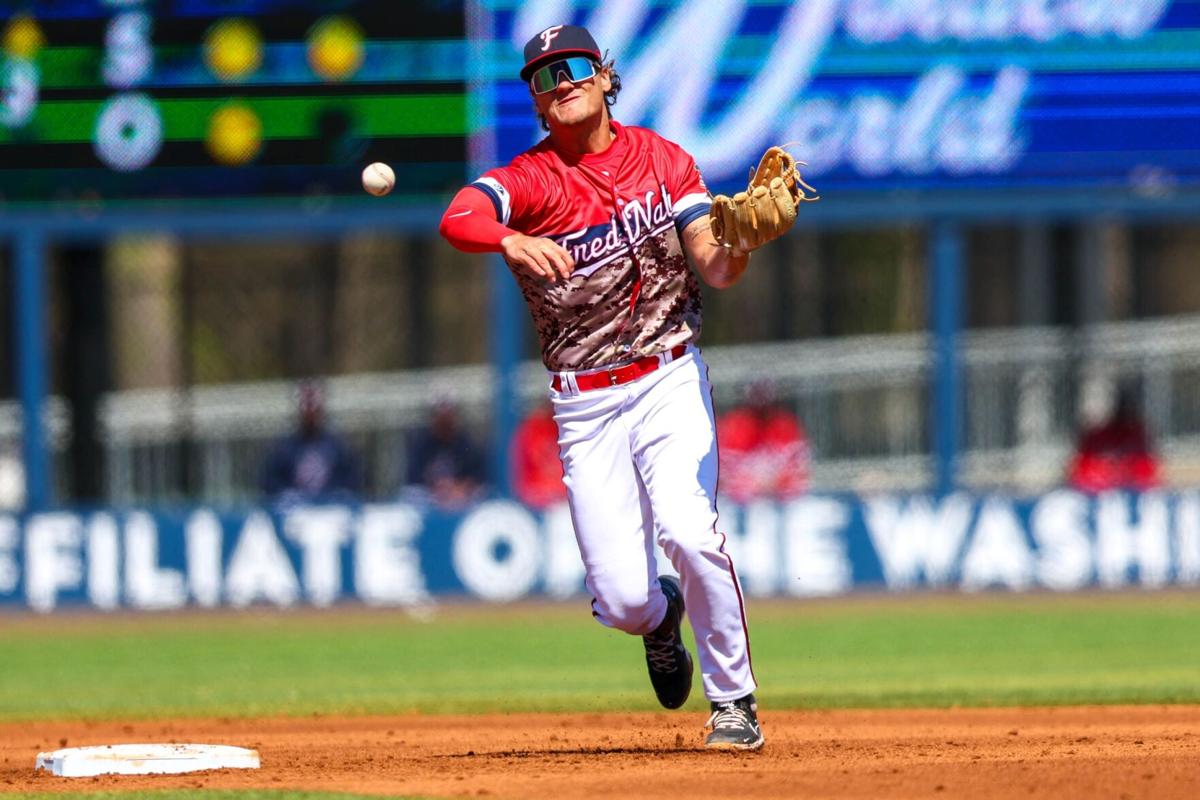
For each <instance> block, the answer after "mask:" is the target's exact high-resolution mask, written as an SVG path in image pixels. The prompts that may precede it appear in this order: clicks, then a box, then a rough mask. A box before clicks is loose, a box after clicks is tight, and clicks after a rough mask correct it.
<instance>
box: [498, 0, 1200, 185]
mask: <svg viewBox="0 0 1200 800" xmlns="http://www.w3.org/2000/svg"><path fill="white" fill-rule="evenodd" d="M486 6H487V7H488V9H489V11H490V12H491V15H492V31H493V32H494V41H493V43H492V44H493V47H494V52H495V54H496V58H495V61H496V65H497V66H496V70H495V78H496V91H495V97H496V102H495V105H494V110H493V113H494V114H495V118H496V127H497V131H498V134H497V147H496V157H497V159H498V160H504V159H507V158H510V157H511V156H512V155H514V154H515V153H517V152H520V151H521V150H523V149H524V148H526V147H528V146H529V145H530V144H531V143H532V142H533V141H535V140H536V139H537V138H539V137H540V136H541V135H543V134H542V132H541V131H540V130H539V129H538V127H537V124H536V122H535V120H534V118H533V115H532V111H531V104H530V97H529V90H528V88H527V87H526V86H525V85H524V84H522V83H521V82H520V81H519V80H517V79H516V77H515V76H516V74H517V72H518V71H519V69H520V65H521V60H520V51H521V47H522V45H523V44H524V43H525V41H526V40H527V39H528V38H529V37H530V36H532V35H534V34H536V33H537V32H539V31H541V30H543V29H545V28H546V27H548V26H550V25H554V24H558V23H563V22H567V23H572V24H579V25H585V26H587V27H588V28H589V30H590V31H591V32H592V33H593V35H594V36H595V38H596V40H597V41H598V43H599V44H600V46H601V48H602V49H606V50H607V51H608V52H609V55H610V57H612V58H614V59H615V62H616V68H617V70H618V72H619V73H620V75H621V77H622V81H623V86H622V89H621V93H620V96H619V99H618V101H617V104H616V106H615V108H614V116H615V117H616V119H618V120H619V121H622V122H624V123H627V124H641V125H648V126H650V127H653V128H654V129H655V130H657V131H658V132H659V133H661V134H662V135H664V136H666V137H667V138H669V139H672V140H674V141H676V142H678V143H680V144H681V145H683V146H684V147H685V148H686V149H687V150H688V151H690V152H691V153H692V154H693V155H695V157H696V159H697V161H698V163H699V164H700V167H701V168H702V170H703V171H704V173H705V177H706V179H707V180H708V182H709V185H710V186H711V187H713V189H714V190H723V191H727V190H729V189H734V188H737V187H738V186H739V185H744V180H745V178H746V175H747V171H748V168H749V167H750V166H751V165H752V164H754V163H756V161H757V158H758V156H759V154H761V153H762V151H763V149H764V148H765V147H766V146H768V145H770V144H780V143H790V145H791V148H792V150H793V151H794V152H795V153H796V154H797V156H798V157H799V158H801V159H803V160H805V161H807V162H809V166H808V169H807V170H806V173H805V174H806V175H807V176H808V177H810V178H811V179H812V182H813V184H814V185H815V186H816V187H817V188H818V189H819V190H821V191H822V192H823V193H825V194H826V196H831V195H832V194H836V193H839V192H840V193H843V194H845V193H848V192H897V191H905V190H914V191H924V190H943V189H950V190H955V189H970V190H977V191H978V190H990V189H993V188H1003V189H1020V190H1027V191H1028V190H1032V191H1037V192H1053V191H1054V190H1057V189H1079V188H1081V187H1087V188H1097V187H1107V188H1116V189H1128V190H1130V191H1133V192H1137V193H1139V194H1143V195H1148V196H1161V195H1166V194H1170V193H1172V192H1176V191H1179V190H1181V189H1185V188H1188V187H1192V188H1194V187H1196V185H1197V183H1198V182H1200V147H1197V146H1196V142H1200V103H1198V102H1197V98H1200V2H1198V0H1070V1H1069V2H1068V0H988V2H981V1H980V0H921V1H920V2H917V1H916V0H803V1H802V2H781V1H780V0H753V1H752V2H751V1H748V0H689V2H653V1H647V2H637V0H632V1H631V0H587V1H586V2H583V1H580V2H574V1H573V0H525V1H524V2H515V1H510V0H488V2H486Z"/></svg>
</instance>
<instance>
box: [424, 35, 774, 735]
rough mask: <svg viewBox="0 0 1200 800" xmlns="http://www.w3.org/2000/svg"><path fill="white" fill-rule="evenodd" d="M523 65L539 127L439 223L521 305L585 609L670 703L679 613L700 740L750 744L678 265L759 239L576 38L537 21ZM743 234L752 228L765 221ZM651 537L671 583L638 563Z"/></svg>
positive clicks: (706, 419)
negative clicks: (624, 641)
mask: <svg viewBox="0 0 1200 800" xmlns="http://www.w3.org/2000/svg"><path fill="white" fill-rule="evenodd" d="M524 57H525V66H524V67H523V68H522V69H521V79H522V80H524V81H526V82H528V84H529V90H530V92H531V94H532V97H533V103H534V106H535V108H536V112H537V116H538V119H539V121H540V122H541V124H542V127H543V128H544V129H545V130H547V131H548V132H549V135H548V136H547V137H546V138H545V139H543V140H542V141H541V142H540V143H539V144H537V145H536V146H534V147H532V148H530V149H529V150H527V151H526V152H524V153H522V154H521V155H519V156H517V157H516V158H515V159H513V160H512V162H511V163H510V164H508V166H506V167H501V168H499V169H493V170H490V171H488V172H487V173H485V174H484V175H483V176H482V177H480V178H479V179H478V180H476V181H475V182H474V183H472V184H470V185H469V186H467V187H465V188H463V189H462V190H460V191H459V192H458V194H457V195H456V196H455V197H454V199H453V201H452V202H451V204H450V207H449V208H448V209H447V210H446V212H445V214H444V216H443V218H442V223H441V233H442V235H443V236H445V237H446V239H447V240H449V241H450V243H451V244H453V245H454V246H455V247H457V248H459V249H460V250H464V251H467V252H494V253H501V254H502V255H503V257H504V260H505V261H506V262H507V263H508V265H509V267H510V268H511V269H512V272H513V275H514V276H515V278H516V280H517V282H518V284H519V285H520V287H521V291H522V293H523V295H524V297H525V300H526V301H527V303H528V304H529V309H530V312H531V313H532V315H533V321H534V324H535V326H536V328H537V332H538V336H539V338H540V341H541V349H542V358H543V361H544V362H545V365H546V367H547V369H548V370H549V371H550V375H549V381H550V389H549V393H550V399H551V401H552V404H553V407H554V419H555V422H556V423H557V426H558V445H559V455H560V457H561V459H562V463H563V473H564V478H563V481H564V483H565V484H566V487H567V493H568V501H569V505H570V509H571V518H572V520H573V522H574V527H575V534H576V539H577V541H578V544H579V550H580V554H581V555H582V558H583V563H584V565H585V567H586V585H587V587H588V590H589V591H590V592H591V593H592V595H593V597H594V599H593V601H592V614H593V616H595V617H596V619H597V620H599V621H600V622H601V623H602V624H604V625H607V626H610V627H614V628H618V629H620V630H623V631H626V632H627V633H631V634H634V635H637V636H641V637H642V640H643V643H644V646H645V652H646V664H647V667H648V669H649V673H650V680H651V683H652V685H653V687H654V691H655V693H656V695H657V696H658V700H659V702H661V703H662V705H663V706H665V707H667V708H678V707H680V706H682V705H683V704H684V702H685V701H686V700H687V698H688V694H689V692H690V691H691V686H692V658H691V655H690V654H689V653H688V650H687V648H686V647H685V645H684V643H683V641H682V638H681V635H680V622H681V620H682V618H683V616H684V612H685V609H686V610H687V614H688V617H689V619H690V620H691V623H692V628H693V629H694V631H695V635H696V648H697V652H698V656H699V660H700V672H701V677H702V681H703V685H704V693H705V695H706V696H707V698H708V700H709V701H710V703H711V709H712V715H711V716H710V717H709V720H708V723H707V724H706V729H707V728H711V732H710V733H709V734H708V736H707V738H706V742H705V743H706V745H707V746H708V747H711V748H718V749H737V750H757V749H758V748H760V747H762V745H763V735H762V730H761V728H760V727H759V722H758V718H757V706H756V704H755V699H754V694H753V692H754V691H755V689H756V688H757V682H756V681H755V678H754V673H753V670H752V668H751V663H750V647H749V640H748V632H747V629H746V615H745V609H744V605H743V600H742V592H741V588H740V586H739V585H738V579H737V575H736V574H735V572H734V568H733V561H732V560H731V559H730V557H729V555H728V554H727V553H726V552H725V536H724V534H722V533H720V532H719V531H718V530H717V508H716V494H717V450H716V437H715V434H714V423H713V406H712V386H711V384H710V383H709V380H708V368H707V367H706V366H705V364H704V361H703V359H702V357H701V354H700V351H699V350H698V349H697V347H696V345H695V341H696V339H697V337H698V336H699V334H700V316H701V309H700V287H699V285H698V283H697V281H696V276H695V274H694V273H693V271H692V269H691V268H690V267H689V262H690V263H691V265H692V266H694V268H695V271H696V272H698V273H699V275H700V277H701V278H703V279H704V280H705V281H706V282H707V283H708V284H709V285H711V286H714V287H716V288H724V287H728V286H731V285H732V284H733V283H734V282H735V281H737V280H738V278H739V277H740V276H741V275H742V273H743V271H744V270H745V269H746V266H747V264H748V262H749V258H750V253H749V249H752V248H753V247H754V246H757V244H759V242H758V241H751V242H750V243H749V244H748V245H746V244H745V243H744V242H743V241H742V239H739V238H737V237H732V236H731V240H732V241H733V242H734V243H733V244H721V243H719V242H718V240H717V239H716V238H714V233H713V230H714V227H713V226H716V225H718V224H719V223H718V222H717V221H710V211H712V209H713V208H714V202H715V200H726V201H728V198H722V197H721V196H718V198H716V199H715V200H714V198H713V197H712V196H711V195H710V194H709V192H708V190H707V188H706V187H705V185H704V181H703V179H702V178H701V176H700V172H699V170H698V169H697V167H696V164H695V161H694V160H693V159H692V158H691V156H689V155H688V154H687V153H686V152H684V150H683V149H682V148H680V147H679V146H678V145H676V144H673V143H672V142H669V141H667V140H665V139H663V138H661V137H660V136H658V135H657V134H655V133H653V132H652V131H649V130H646V129H643V128H635V127H628V126H623V125H620V124H619V123H617V122H615V121H614V120H613V119H612V117H611V114H610V112H609V107H610V106H611V105H612V104H613V103H614V102H615V101H616V98H617V92H618V91H619V90H620V86H621V81H620V78H619V76H618V75H617V73H616V71H615V70H614V68H613V62H612V61H611V60H610V61H607V62H606V61H605V60H604V59H603V58H602V57H601V53H600V49H599V47H598V46H597V45H596V42H595V40H594V39H593V38H592V36H591V34H590V33H588V31H587V30H585V29H584V28H580V27H576V26H571V25H555V26H553V27H550V28H547V29H545V30H544V31H542V32H540V33H539V34H537V35H536V36H534V37H533V38H532V39H530V40H529V42H528V44H526V45H525V50H524ZM767 191H768V195H766V197H767V202H772V198H771V196H770V191H772V190H770V189H768V190H767ZM760 194H761V193H760ZM737 198H743V195H742V194H741V193H739V195H738V196H737ZM737 198H735V200H736V199H737ZM776 199H778V198H776ZM730 202H732V201H730ZM739 202H741V203H742V205H745V203H744V198H743V200H742V201H739ZM779 202H780V203H782V200H780V201H779ZM736 205H737V204H736V203H734V204H733V205H731V206H730V208H732V209H734V211H735V212H736V208H735V207H736ZM780 207H781V208H782V205H781V206H780ZM756 213H757V214H758V216H759V217H761V218H763V219H765V218H766V217H769V216H771V215H772V214H775V212H774V211H772V210H770V209H768V210H767V211H764V210H763V208H762V207H760V208H759V210H758V211H757V212H756ZM713 215H714V220H716V218H717V217H716V212H715V211H714V212H713ZM793 216H794V212H793ZM720 224H723V225H724V227H725V229H727V230H728V229H730V228H734V227H737V226H738V224H739V223H738V222H737V220H736V219H734V218H732V217H730V218H729V219H726V220H725V222H724V223H720ZM753 227H754V232H752V233H750V234H749V238H750V239H756V237H759V234H758V233H757V231H758V230H759V228H763V229H765V228H766V227H767V225H766V224H765V223H759V222H755V223H754V226H753ZM782 229H783V230H785V229H786V227H784V228H782ZM776 235H777V234H776ZM743 238H745V237H743ZM739 245H741V246H739ZM655 540H657V542H658V543H659V544H660V545H661V546H662V548H663V550H664V552H665V553H666V555H667V557H668V558H670V560H671V563H672V564H673V565H674V567H675V570H676V571H677V572H678V574H679V576H680V579H679V580H676V579H675V578H673V577H668V576H663V577H659V576H657V575H656V569H655V561H654V551H653V542H654V541H655Z"/></svg>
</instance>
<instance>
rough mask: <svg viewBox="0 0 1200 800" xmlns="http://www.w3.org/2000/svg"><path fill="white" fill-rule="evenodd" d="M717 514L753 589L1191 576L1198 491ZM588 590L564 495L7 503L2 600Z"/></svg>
mask: <svg viewBox="0 0 1200 800" xmlns="http://www.w3.org/2000/svg"><path fill="white" fill-rule="evenodd" d="M720 528H721V529H722V530H723V531H724V532H725V533H726V535H727V547H728V550H729V551H730V553H731V554H732V556H733V559H734V562H735V564H736V565H737V569H738V573H739V576H740V578H741V580H742V584H743V586H744V588H745V591H746V593H747V594H749V595H754V596H786V595H791V596H828V595H838V594H844V593H849V592H853V591H855V590H861V589H887V590H892V591H905V590H911V589H919V588H954V589H961V590H964V591H976V590H983V589H991V588H998V589H1005V590H1025V589H1033V588H1047V589H1052V590H1059V591H1070V590H1076V589H1082V588H1085V587H1093V586H1098V587H1101V588H1119V587H1123V586H1140V587H1145V588H1158V587H1164V586H1169V585H1181V586H1197V585H1200V492H1187V493H1179V494H1168V493H1153V494H1144V495H1140V496H1137V495H1127V494H1117V493H1114V494H1109V495H1103V496H1100V497H1098V498H1089V497H1085V496H1083V495H1079V494H1076V493H1073V492H1068V491H1058V492H1053V493H1050V494H1047V495H1044V496H1040V497H1036V498H1011V497H1005V496H998V495H985V496H969V495H966V494H955V495H950V496H948V497H946V498H942V499H937V498H933V497H930V496H924V495H908V496H898V495H883V496H876V497H856V496H849V495H813V496H807V497H804V498H801V499H798V500H795V501H793V502H790V503H786V504H782V505H781V504H775V503H766V502H764V503H756V504H751V505H749V506H746V507H741V508H739V507H734V506H732V505H730V504H723V508H722V515H721V523H720ZM659 558H660V563H661V564H664V565H665V564H666V561H665V559H663V557H662V555H661V553H660V554H659ZM583 592H584V586H583V566H582V564H581V563H580V559H579V555H578V552H577V550H576V548H575V542H574V538H573V533H572V528H571V521H570V515H569V513H568V511H567V509H566V507H565V506H560V507H557V508H553V509H551V510H549V511H548V512H544V513H535V512H532V511H530V510H529V509H527V508H524V507H522V506H520V505H518V504H515V503H512V502H509V501H502V500H496V501H489V502H485V503H482V504H480V505H478V506H475V507H474V508H472V509H470V510H469V511H467V512H465V513H461V514H446V513H439V512H434V511H428V510H423V509H421V508H420V507H418V506H415V505H411V504H403V503H397V504H387V505H364V506H360V507H347V506H311V507H297V508H292V509H290V510H285V511H268V510H263V509H251V510H243V511H236V512H234V511H225V510H218V509H213V508H207V507H196V508H187V509H179V510H154V511H150V510H99V511H82V512H81V511H61V512H53V513H43V514H36V515H31V516H28V517H23V518H22V517H16V516H0V607H3V608H9V609H20V608H32V609H34V610H36V611H40V612H50V611H54V610H55V609H62V608H80V607H91V608H95V609H101V610H115V609H147V610H169V609H175V608H183V607H199V608H211V607H221V606H227V607H246V606H251V605H259V606H262V605H265V606H278V607H293V606H317V607H321V606H328V605H331V604H334V603H338V602H346V601H349V602H360V603H364V604H368V605H376V606H413V605H417V606H419V605H425V604H427V603H429V602H430V601H431V600H436V598H437V597H438V596H443V595H467V596H470V597H475V598H478V599H482V600H487V601H492V602H502V601H509V600H515V599H519V598H522V597H527V596H549V597H558V598H562V597H569V596H572V595H576V594H582V593H583Z"/></svg>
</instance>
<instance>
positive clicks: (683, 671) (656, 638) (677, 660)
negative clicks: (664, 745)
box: [642, 575, 692, 708]
mask: <svg viewBox="0 0 1200 800" xmlns="http://www.w3.org/2000/svg"><path fill="white" fill-rule="evenodd" d="M658 582H659V584H660V585H661V586H662V590H663V594H665V595H666V596H667V615H666V616H665V617H663V621H662V622H661V623H659V626H658V627H657V628H655V629H654V630H653V631H652V632H651V633H647V634H646V635H645V636H643V637H642V644H643V645H644V646H645V648H646V666H647V668H649V670H650V683H651V684H652V685H653V686H654V694H656V695H657V696H658V702H660V703H662V704H663V706H664V707H665V708H679V707H680V706H681V705H683V704H684V703H686V702H687V699H688V695H689V694H691V691H692V656H691V655H690V654H689V653H688V651H687V648H686V647H684V646H683V637H682V636H681V635H680V631H679V624H680V622H681V621H682V620H683V590H682V589H680V588H679V581H678V580H676V579H675V578H671V577H668V576H665V575H663V576H660V577H659V579H658Z"/></svg>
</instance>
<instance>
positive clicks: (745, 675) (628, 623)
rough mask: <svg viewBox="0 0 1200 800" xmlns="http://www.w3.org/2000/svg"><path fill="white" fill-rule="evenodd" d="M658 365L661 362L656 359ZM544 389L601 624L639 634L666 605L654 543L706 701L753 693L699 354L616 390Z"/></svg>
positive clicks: (566, 381) (692, 351)
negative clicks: (681, 611)
mask: <svg viewBox="0 0 1200 800" xmlns="http://www.w3.org/2000/svg"><path fill="white" fill-rule="evenodd" d="M660 358H661V359H662V360H664V361H666V360H668V359H669V358H670V356H669V354H664V355H663V356H660ZM559 375H560V376H562V386H563V391H561V392H556V391H554V390H553V389H551V393H550V399H551V401H552V402H553V405H554V418H555V421H556V422H557V423H558V445H559V455H560V457H561V458H562V462H563V473H564V481H565V483H566V486H567V496H568V501H569V504H570V508H571V518H572V520H573V522H574V525H575V537H576V540H577V541H578V543H579V552H580V555H581V556H582V557H583V563H584V567H585V568H586V579H585V584H586V586H587V588H588V590H589V591H590V592H591V593H592V596H593V598H594V599H593V601H592V613H593V615H594V616H595V617H596V618H597V619H598V620H599V621H600V622H601V623H603V624H604V625H607V626H609V627H612V628H618V629H620V630H623V631H625V632H627V633H631V634H636V635H642V634H646V633H649V632H650V631H652V630H654V629H655V628H656V627H658V624H659V623H660V622H662V619H663V617H664V616H665V615H666V610H667V602H666V598H665V597H664V596H663V593H662V590H661V589H660V587H659V584H658V580H657V577H658V576H657V574H656V573H657V569H656V565H655V559H654V542H655V541H657V542H658V543H659V545H660V546H661V547H662V549H663V552H664V553H665V554H666V556H667V558H669V559H670V560H671V564H672V565H673V566H674V567H675V570H676V572H678V573H679V577H680V583H681V584H682V586H683V595H684V602H685V604H686V606H687V616H688V618H689V620H690V621H691V623H692V630H693V631H694V633H695V636H696V651H697V656H698V661H699V665H700V672H701V676H702V680H703V685H704V693H705V695H706V696H707V697H708V699H709V700H712V701H715V702H725V701H727V700H734V699H737V698H740V697H744V696H745V695H747V694H749V693H751V692H752V691H754V689H755V688H756V682H755V679H754V674H753V671H752V669H751V664H750V646H749V636H748V633H747V629H746V617H745V608H744V604H743V602H742V590H741V587H740V586H739V584H738V580H737V575H736V573H735V572H734V569H733V561H732V560H731V559H730V557H729V556H728V554H726V553H725V549H724V544H725V535H724V534H722V533H719V532H718V531H717V527H716V525H717V508H716V496H717V445H716V426H715V424H714V417H713V407H712V384H710V383H709V381H708V367H707V366H706V365H705V364H704V362H703V360H702V359H701V357H700V352H699V351H698V350H697V349H696V348H694V347H689V348H688V350H687V352H686V353H684V354H683V355H682V356H681V357H680V358H678V359H676V360H674V361H670V362H669V363H666V364H665V365H663V366H660V367H659V368H658V369H657V370H655V371H654V372H651V373H649V374H646V375H643V376H642V377H640V378H638V379H637V380H634V381H631V382H629V383H625V384H621V385H618V386H612V387H605V388H600V389H591V390H588V391H583V392H578V391H572V390H571V388H570V387H573V386H574V385H575V382H574V380H572V379H571V377H572V376H571V375H570V374H569V373H559Z"/></svg>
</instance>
